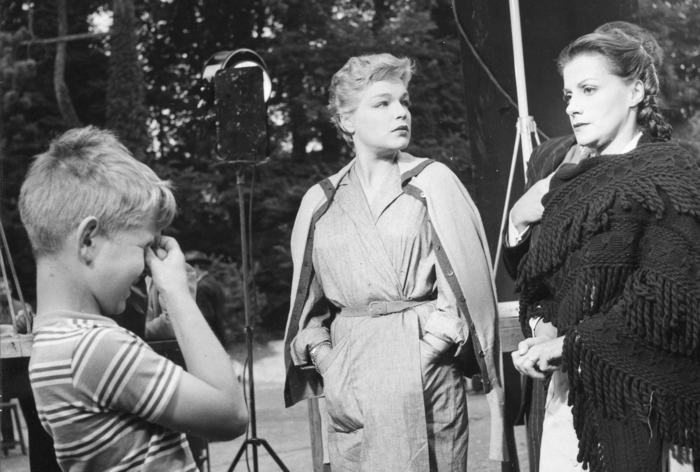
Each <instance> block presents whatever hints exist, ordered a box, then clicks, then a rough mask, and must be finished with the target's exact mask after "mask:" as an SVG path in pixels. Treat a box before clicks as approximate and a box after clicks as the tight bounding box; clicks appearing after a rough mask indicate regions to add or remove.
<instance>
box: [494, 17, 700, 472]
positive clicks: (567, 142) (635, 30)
mask: <svg viewBox="0 0 700 472" xmlns="http://www.w3.org/2000/svg"><path fill="white" fill-rule="evenodd" d="M613 30H620V31H623V32H624V33H625V34H627V35H629V36H631V37H633V38H636V39H638V40H639V41H640V42H641V43H642V45H643V47H644V48H645V50H646V51H647V52H648V53H649V54H650V55H651V57H652V58H653V61H654V65H655V66H656V68H657V69H658V68H660V67H661V66H662V64H663V56H664V54H663V50H662V49H661V48H660V47H659V44H658V43H657V42H656V40H655V39H654V37H653V36H652V35H651V33H650V32H649V31H647V30H645V29H644V28H642V27H640V26H638V25H635V24H632V23H628V22H624V21H613V22H610V23H606V24H604V25H602V26H600V27H598V28H597V29H596V30H595V32H597V33H608V32H610V31H613ZM678 143H679V144H680V145H681V146H682V147H684V148H685V149H687V150H688V151H689V152H690V153H691V154H692V155H693V158H694V160H695V161H696V162H700V144H699V143H697V142H691V141H687V140H679V142H678ZM576 146H577V142H576V137H575V135H573V134H571V135H568V136H562V137H557V138H552V139H549V140H548V141H545V142H543V143H542V144H541V145H539V146H537V147H536V148H535V149H534V150H533V151H532V155H531V156H530V160H529V163H528V166H527V184H526V193H525V194H524V195H523V196H522V197H521V198H520V199H519V200H518V202H516V204H515V205H514V206H513V209H512V210H511V214H510V217H509V226H508V227H507V228H506V229H505V234H504V237H503V262H504V266H505V268H506V270H507V272H508V273H509V274H510V276H511V277H512V278H513V279H516V278H517V275H518V274H517V269H518V265H519V263H520V261H521V260H522V258H523V256H524V255H525V254H526V253H527V252H528V250H529V249H530V247H531V246H532V245H534V244H535V243H536V241H537V238H538V234H539V222H540V219H541V218H542V212H543V210H544V207H543V206H542V204H541V200H542V197H543V196H544V195H545V194H546V193H547V192H548V191H549V178H550V177H551V176H552V175H553V174H554V172H555V171H556V170H557V169H558V168H559V167H560V166H561V165H562V164H563V163H565V162H568V163H574V160H575V159H577V158H578V156H577V155H576V154H575V153H571V151H572V150H573V149H574V148H575V147H576ZM567 155H569V158H568V160H566V159H567ZM516 221H517V222H520V223H521V224H522V226H521V228H522V227H524V229H522V230H518V228H516V225H515V222H516ZM524 330H525V334H526V336H527V337H530V336H531V335H532V333H531V329H530V327H529V325H528V326H525V327H524ZM522 390H523V400H522V404H521V414H520V416H521V417H522V416H523V415H524V416H525V421H526V422H527V431H528V453H529V454H528V455H529V457H530V467H531V468H532V469H533V470H538V468H539V454H540V443H541V438H542V422H543V420H544V405H545V388H544V383H543V381H541V380H538V379H532V378H530V377H527V376H523V385H522Z"/></svg>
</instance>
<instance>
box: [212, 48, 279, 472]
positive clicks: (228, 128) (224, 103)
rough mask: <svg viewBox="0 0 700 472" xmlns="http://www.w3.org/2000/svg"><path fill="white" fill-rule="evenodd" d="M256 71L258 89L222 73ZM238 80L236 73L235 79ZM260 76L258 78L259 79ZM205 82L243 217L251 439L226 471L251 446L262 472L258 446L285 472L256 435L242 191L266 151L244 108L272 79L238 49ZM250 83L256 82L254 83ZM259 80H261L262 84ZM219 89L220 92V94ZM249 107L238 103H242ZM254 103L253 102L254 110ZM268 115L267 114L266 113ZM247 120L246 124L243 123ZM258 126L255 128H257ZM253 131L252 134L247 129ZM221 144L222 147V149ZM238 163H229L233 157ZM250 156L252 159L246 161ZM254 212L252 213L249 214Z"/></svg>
mask: <svg viewBox="0 0 700 472" xmlns="http://www.w3.org/2000/svg"><path fill="white" fill-rule="evenodd" d="M254 67H258V68H260V69H262V72H263V76H262V87H259V86H258V85H260V82H257V83H256V82H255V79H254V77H253V74H242V75H240V76H237V77H234V76H231V75H230V74H229V75H224V74H223V72H224V71H223V69H227V68H233V69H241V68H254ZM234 75H235V74H234ZM257 77H260V76H257ZM202 78H204V79H207V80H210V81H211V80H212V79H214V83H218V85H217V90H216V92H217V101H220V103H218V106H217V115H219V116H218V125H217V130H218V133H219V136H218V144H217V149H216V151H215V155H216V156H217V158H218V159H220V160H221V161H224V162H220V163H219V165H224V164H230V165H234V166H236V187H237V189H238V208H239V216H240V227H241V260H242V266H243V307H244V312H245V337H246V350H247V358H248V361H247V370H248V379H249V380H248V382H249V383H248V392H249V393H248V411H249V414H250V436H251V437H247V435H246V439H245V441H243V444H241V447H240V449H239V450H238V453H237V454H236V457H235V458H234V459H233V462H232V463H231V466H230V467H229V469H228V472H232V471H233V469H234V468H235V467H236V465H237V464H238V461H239V460H240V459H241V457H242V456H243V453H244V452H247V450H248V446H249V445H250V446H251V447H252V449H253V471H254V472H258V470H259V469H258V449H257V448H258V446H263V447H264V448H265V449H266V450H267V452H268V453H269V454H270V456H271V457H272V459H273V460H274V461H275V462H276V463H277V465H278V466H279V467H280V469H281V470H282V471H283V472H289V469H287V467H286V466H285V465H284V463H282V461H281V460H280V458H279V456H277V454H276V453H275V451H274V450H273V449H272V447H271V446H270V444H269V443H268V442H267V441H266V440H264V439H262V438H258V431H257V419H256V411H255V378H254V375H253V336H254V329H253V322H252V316H251V303H250V280H251V277H250V267H249V264H248V263H249V254H250V246H249V244H250V242H249V240H248V232H247V225H246V212H245V200H244V195H243V186H244V185H245V173H244V171H245V169H246V168H248V167H253V168H254V166H255V165H257V164H261V163H264V162H266V160H264V161H261V162H259V161H257V160H256V158H257V157H258V156H259V155H260V153H261V152H262V151H261V150H260V145H261V144H263V143H262V141H264V147H266V142H267V134H266V132H265V131H263V132H260V131H259V130H258V132H257V133H255V130H254V129H252V128H253V126H251V125H250V123H249V122H248V121H246V120H250V121H252V122H255V120H254V119H253V120H251V118H254V117H253V115H254V113H251V109H252V108H254V107H252V108H251V109H247V108H246V106H245V105H250V104H251V101H252V102H256V100H258V101H259V100H260V99H262V100H263V103H264V102H266V101H267V99H268V98H269V96H270V93H271V89H272V83H271V80H270V75H269V72H268V70H267V66H266V65H265V61H263V59H262V58H261V57H260V56H259V55H258V54H256V53H255V52H254V51H251V50H250V49H237V50H235V51H221V52H218V53H216V54H214V55H213V56H212V57H211V58H210V59H209V60H208V61H207V63H206V64H205V67H204V71H203V73H202ZM251 80H252V81H251ZM258 80H259V79H258ZM219 88H220V89H221V90H219ZM244 101H245V102H246V103H239V102H244ZM255 104H256V103H253V105H255ZM263 114H264V113H263ZM261 119H262V120H264V121H265V127H266V117H264V116H263V117H262V118H261ZM244 121H245V123H244ZM253 124H255V123H253ZM248 128H250V129H248ZM222 144H223V146H222ZM220 147H221V148H223V150H224V151H225V154H223V155H222V153H221V152H219V150H220V149H219V148H220ZM232 155H233V157H235V158H237V159H240V160H231V161H229V158H231V156H232ZM246 157H249V158H250V159H248V160H245V159H246ZM251 211H252V209H251Z"/></svg>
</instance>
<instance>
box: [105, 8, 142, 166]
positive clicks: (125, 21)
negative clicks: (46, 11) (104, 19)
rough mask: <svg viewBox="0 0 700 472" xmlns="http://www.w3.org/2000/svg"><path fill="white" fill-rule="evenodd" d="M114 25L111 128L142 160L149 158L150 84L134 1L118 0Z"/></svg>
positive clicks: (109, 88) (109, 90)
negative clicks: (147, 93) (140, 52)
mask: <svg viewBox="0 0 700 472" xmlns="http://www.w3.org/2000/svg"><path fill="white" fill-rule="evenodd" d="M112 8H113V10H114V24H113V25H112V34H111V41H110V46H111V51H110V52H111V54H110V57H109V83H108V86H107V127H108V128H109V129H111V130H112V131H114V132H115V133H116V134H117V135H118V136H119V139H120V140H121V142H122V143H124V145H125V146H126V147H127V148H128V149H129V150H130V151H131V152H132V153H133V154H134V157H136V158H137V159H138V160H140V161H143V160H144V159H145V158H146V148H147V147H148V142H149V139H148V116H149V113H148V108H147V107H146V105H145V90H146V85H145V81H144V76H143V70H142V68H141V63H140V61H139V55H138V51H137V49H136V45H137V37H136V18H135V13H134V2H133V0H114V1H113V2H112Z"/></svg>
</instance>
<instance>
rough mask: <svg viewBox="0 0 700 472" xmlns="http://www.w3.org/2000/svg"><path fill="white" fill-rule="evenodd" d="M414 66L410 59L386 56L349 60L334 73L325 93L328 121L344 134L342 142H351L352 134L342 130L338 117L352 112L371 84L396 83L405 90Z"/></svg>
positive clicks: (373, 55) (374, 55)
mask: <svg viewBox="0 0 700 472" xmlns="http://www.w3.org/2000/svg"><path fill="white" fill-rule="evenodd" d="M413 67H414V65H413V61H411V60H410V59H408V58H398V57H396V56H393V55H391V54H386V53H385V54H372V55H368V56H356V57H351V58H350V59H349V60H348V62H346V63H345V65H344V66H343V67H342V68H341V69H340V70H339V71H338V72H336V73H335V75H334V76H333V79H332V80H331V86H330V89H329V91H328V95H329V98H328V109H329V110H330V112H331V121H332V122H333V124H335V126H336V128H338V129H339V130H340V132H341V133H342V134H343V138H344V139H345V141H347V142H348V143H352V134H351V133H349V132H348V131H347V130H346V129H345V128H343V125H342V124H341V122H340V117H341V116H342V115H344V114H347V113H352V112H353V111H355V109H356V108H357V105H358V104H359V103H360V97H361V95H362V93H363V92H364V91H365V90H366V89H367V88H368V87H369V86H370V85H372V84H373V83H375V82H379V81H382V80H397V81H400V82H403V84H404V85H405V86H406V87H408V83H409V82H410V81H411V77H412V76H413Z"/></svg>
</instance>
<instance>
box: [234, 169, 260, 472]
mask: <svg viewBox="0 0 700 472" xmlns="http://www.w3.org/2000/svg"><path fill="white" fill-rule="evenodd" d="M244 184H245V175H244V174H243V169H242V168H240V167H239V168H238V169H237V170H236V186H237V187H238V209H239V214H240V223H241V259H242V262H241V265H242V266H243V309H244V311H245V338H246V347H247V349H248V382H249V384H248V385H249V390H250V393H249V398H250V400H249V401H250V408H249V410H250V432H251V435H252V439H253V440H257V438H258V431H257V425H256V420H255V381H254V378H253V330H252V328H251V320H250V285H249V280H250V275H249V273H248V270H249V267H248V240H247V238H246V235H247V231H246V224H245V202H244V200H243V185H244ZM252 446H253V470H254V471H255V472H258V448H257V443H256V442H255V441H253V442H252Z"/></svg>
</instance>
